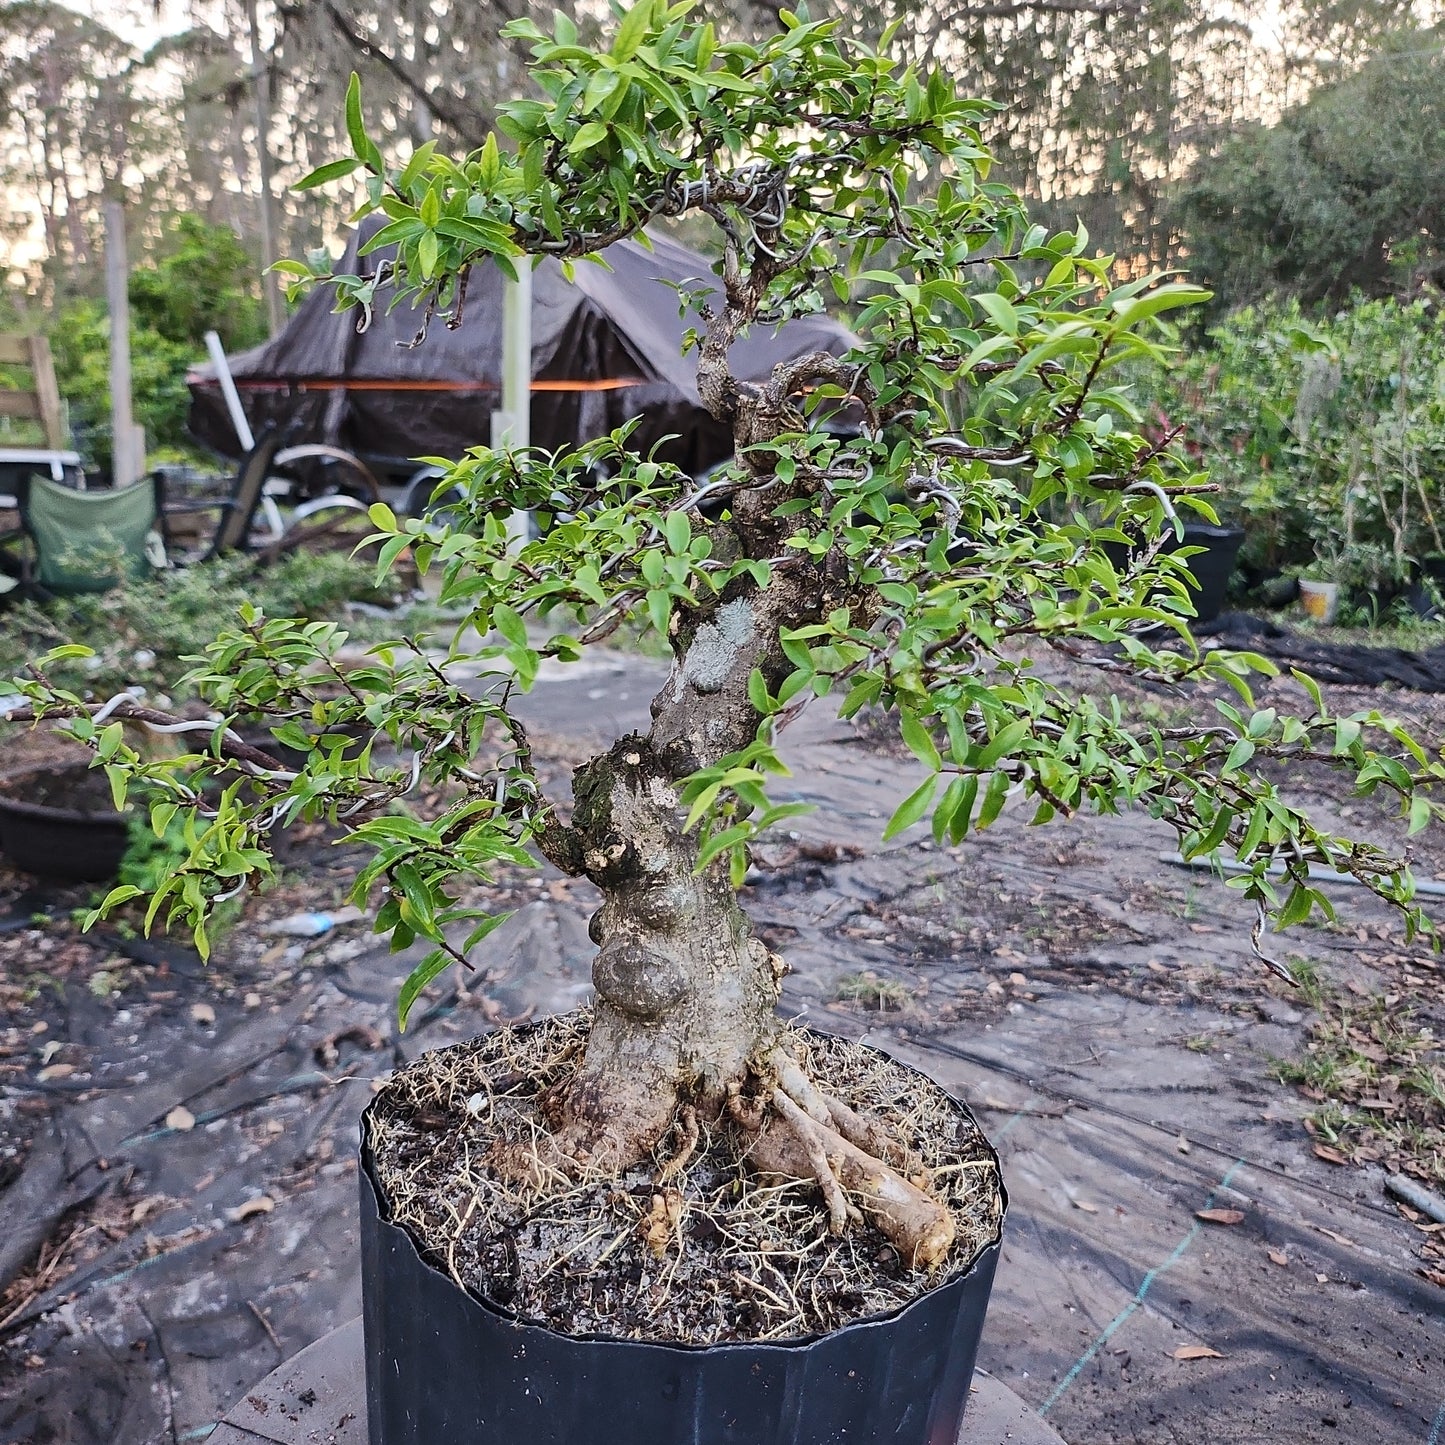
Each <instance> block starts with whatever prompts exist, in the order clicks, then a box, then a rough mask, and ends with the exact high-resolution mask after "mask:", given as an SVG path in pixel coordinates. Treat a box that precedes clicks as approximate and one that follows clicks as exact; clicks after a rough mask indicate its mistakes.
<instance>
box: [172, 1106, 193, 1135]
mask: <svg viewBox="0 0 1445 1445" xmlns="http://www.w3.org/2000/svg"><path fill="white" fill-rule="evenodd" d="M195 1127H196V1116H195V1115H194V1114H193V1113H191V1111H190V1110H189V1109H188V1108H186V1106H185V1105H184V1104H177V1105H176V1107H175V1108H174V1109H172V1110H171V1112H170V1113H169V1114H167V1115H166V1128H167V1129H174V1130H176V1132H177V1133H179V1134H185V1133H188V1132H189V1131H190V1130H192V1129H194V1128H195Z"/></svg>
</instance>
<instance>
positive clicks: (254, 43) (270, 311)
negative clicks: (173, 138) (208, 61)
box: [246, 0, 286, 336]
mask: <svg viewBox="0 0 1445 1445" xmlns="http://www.w3.org/2000/svg"><path fill="white" fill-rule="evenodd" d="M246 23H247V25H248V26H249V27H250V30H251V84H252V86H253V88H254V94H255V101H256V166H257V173H258V175H259V177H260V181H261V196H260V201H261V269H262V272H263V273H265V272H267V270H268V268H269V267H271V266H272V265H274V264H275V262H276V259H277V251H276V216H275V212H274V210H273V209H272V205H273V202H272V195H271V145H270V135H271V104H270V101H269V100H268V99H267V97H266V67H265V66H264V65H263V64H262V60H261V27H260V24H259V23H258V22H257V19H256V0H246ZM261 289H262V290H263V291H264V292H265V295H266V318H267V321H268V322H269V324H270V327H271V335H272V336H275V334H276V333H277V332H278V331H280V329H281V328H282V326H283V325H284V324H285V321H286V314H285V312H284V311H283V310H282V308H281V292H280V290H279V289H278V287H277V285H276V278H275V277H274V276H271V275H269V274H263V275H262V277H261Z"/></svg>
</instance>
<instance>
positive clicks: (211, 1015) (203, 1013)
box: [191, 1003, 216, 1028]
mask: <svg viewBox="0 0 1445 1445" xmlns="http://www.w3.org/2000/svg"><path fill="white" fill-rule="evenodd" d="M215 1021H216V1011H215V1009H213V1008H212V1007H211V1006H210V1004H208V1003H193V1004H192V1005H191V1022H192V1023H197V1024H204V1025H205V1026H206V1027H207V1028H209V1027H210V1026H211V1025H212V1024H213V1023H215Z"/></svg>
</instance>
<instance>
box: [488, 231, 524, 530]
mask: <svg viewBox="0 0 1445 1445" xmlns="http://www.w3.org/2000/svg"><path fill="white" fill-rule="evenodd" d="M516 266H517V279H516V280H515V281H507V282H506V283H505V284H504V287H503V291H502V409H501V411H500V412H495V413H493V415H492V445H493V446H506V447H512V448H518V447H525V446H528V445H529V444H530V443H531V440H532V258H531V257H530V256H518V257H517V258H516ZM529 525H530V524H529V522H528V518H527V514H526V512H521V511H518V512H513V513H512V518H511V522H510V523H509V526H508V530H509V531H510V532H511V535H512V540H513V541H514V542H525V541H526V540H527V536H528V533H529Z"/></svg>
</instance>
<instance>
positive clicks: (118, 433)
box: [105, 201, 145, 487]
mask: <svg viewBox="0 0 1445 1445" xmlns="http://www.w3.org/2000/svg"><path fill="white" fill-rule="evenodd" d="M128 274H129V267H128V266H127V265H126V259H125V207H124V206H123V205H122V204H121V203H120V202H119V201H107V202H106V203H105V294H106V301H107V304H108V305H109V307H110V434H111V435H110V450H111V475H112V478H113V480H114V483H115V485H116V486H117V487H125V486H129V485H130V483H131V482H133V481H135V480H136V478H137V477H139V476H140V474H141V471H142V469H143V467H144V464H145V458H144V457H143V456H142V457H137V456H136V436H135V431H136V429H135V419H134V417H133V416H132V414H131V400H130V381H131V378H130V296H129V294H128V292H127V289H126V281H127V277H128Z"/></svg>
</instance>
